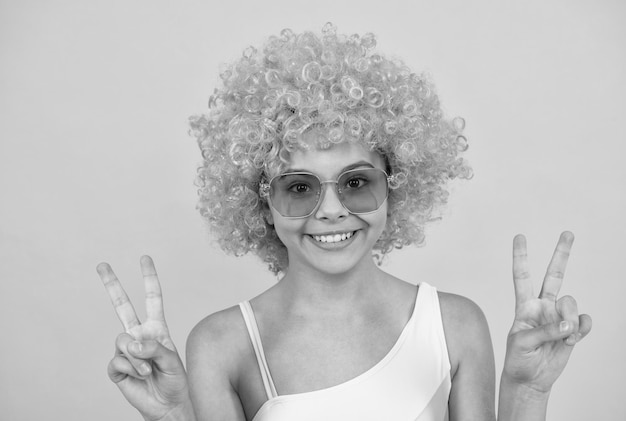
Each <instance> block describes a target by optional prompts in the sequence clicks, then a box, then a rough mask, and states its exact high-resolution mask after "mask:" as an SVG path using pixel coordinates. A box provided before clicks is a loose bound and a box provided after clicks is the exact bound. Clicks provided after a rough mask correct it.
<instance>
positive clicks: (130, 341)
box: [97, 256, 193, 420]
mask: <svg viewBox="0 0 626 421" xmlns="http://www.w3.org/2000/svg"><path fill="white" fill-rule="evenodd" d="M97 271H98V274H99V275H100V278H101V279H102V282H103V283H104V286H105V288H106V290H107V292H108V293H109V297H110V298H111V302H112V303H113V306H114V307H115V312H116V313H117V316H118V317H119V319H120V321H121V322H122V325H123V326H124V330H125V333H122V334H120V335H119V336H118V337H117V340H116V343H115V355H114V357H113V359H112V360H111V362H110V363H109V367H108V374H109V377H110V378H111V380H112V381H113V382H114V383H116V384H117V386H118V387H119V389H120V390H121V392H122V394H123V395H124V396H125V397H126V399H127V400H128V402H130V404H131V405H133V406H134V407H135V408H137V409H138V410H139V412H140V413H141V414H142V415H143V417H144V418H145V419H146V420H164V419H167V417H169V416H174V414H175V413H176V414H183V413H188V411H189V410H191V411H193V410H192V409H191V404H190V401H189V393H188V389H187V375H186V373H185V368H184V366H183V364H182V361H181V359H180V357H179V355H178V353H177V352H176V347H175V346H174V343H173V342H172V339H171V338H170V334H169V330H168V329H167V324H166V323H165V315H164V313H163V298H162V296H161V286H160V284H159V279H158V277H157V273H156V269H155V268H154V263H153V262H152V259H151V258H150V257H148V256H143V257H142V258H141V272H142V274H143V279H144V285H145V291H146V315H147V319H146V320H145V321H144V322H143V323H141V322H140V321H139V318H138V317H137V314H136V313H135V309H134V308H133V305H132V304H131V302H130V300H129V299H128V295H126V292H125V291H124V289H123V288H122V284H121V283H120V281H119V280H118V279H117V276H115V273H113V270H112V269H111V267H110V266H109V265H108V264H107V263H101V264H99V265H98V267H97ZM191 413H192V412H191ZM189 419H192V418H189Z"/></svg>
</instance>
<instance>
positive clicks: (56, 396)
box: [0, 0, 626, 421]
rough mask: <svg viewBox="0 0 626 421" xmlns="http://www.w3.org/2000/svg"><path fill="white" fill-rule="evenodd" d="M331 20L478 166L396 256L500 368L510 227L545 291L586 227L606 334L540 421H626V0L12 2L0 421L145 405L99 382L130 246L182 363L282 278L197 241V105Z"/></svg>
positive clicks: (0, 20) (4, 42)
mask: <svg viewBox="0 0 626 421" xmlns="http://www.w3.org/2000/svg"><path fill="white" fill-rule="evenodd" d="M327 21H332V22H334V23H335V24H336V25H337V26H338V29H339V31H340V32H343V33H346V34H351V33H360V34H363V33H365V32H374V33H375V34H376V35H377V37H378V49H379V51H381V52H383V53H384V54H386V55H388V56H391V57H400V58H403V59H404V60H405V62H406V63H407V64H408V65H409V66H410V67H411V68H412V69H414V70H415V71H418V72H421V71H427V72H429V73H431V74H432V75H433V78H434V80H435V82H436V83H437V86H438V92H439V94H440V97H441V100H442V103H443V105H444V107H445V109H446V112H447V113H448V114H449V115H451V116H455V115H460V116H463V117H464V118H465V119H466V121H467V136H468V138H469V141H470V145H471V146H470V150H469V151H468V154H467V155H468V159H469V160H470V161H471V162H472V165H473V168H474V171H475V177H474V179H473V180H471V181H470V182H457V183H455V184H454V185H453V188H452V190H453V191H452V195H451V200H450V203H449V205H448V206H447V208H446V210H445V215H444V217H443V219H442V220H441V221H440V222H435V223H434V224H433V225H432V226H431V227H430V229H429V230H428V232H427V243H426V246H425V247H422V248H413V247H412V248H408V249H406V250H401V251H398V252H394V253H392V254H391V255H390V257H389V258H388V259H387V263H386V266H385V267H386V268H387V270H388V271H390V272H391V273H393V274H395V275H397V276H400V277H402V278H403V279H406V280H409V281H411V282H419V281H421V280H425V281H428V282H429V283H431V284H434V285H435V286H437V287H438V288H439V289H441V290H444V291H450V292H456V293H459V294H462V295H466V296H468V297H470V298H471V299H473V300H474V301H476V302H477V303H478V304H479V305H480V306H481V307H482V308H483V310H484V312H485V313H486V316H487V319H488V320H489V322H490V326H491V332H492V337H493V342H494V348H495V354H496V361H497V370H498V372H499V371H500V370H501V367H502V362H503V357H504V345H505V338H506V334H507V331H508V328H509V326H510V323H511V321H512V317H513V304H514V302H513V288H512V281H511V269H510V265H511V257H510V254H511V240H512V237H513V236H514V235H515V234H516V233H518V232H523V233H525V234H526V235H527V237H528V244H529V256H530V262H531V265H532V271H533V274H534V275H535V285H536V289H537V290H538V289H539V286H540V283H541V279H542V276H543V271H544V270H545V266H546V265H547V262H548V260H549V258H550V255H551V253H552V250H553V248H554V245H555V243H556V240H557V238H558V235H559V233H560V232H561V231H563V230H566V229H567V230H571V231H573V232H574V233H575V234H576V236H577V241H576V244H575V246H574V249H573V253H572V257H571V259H570V264H569V266H568V273H567V276H566V279H565V283H564V286H563V289H562V293H563V294H570V295H572V296H574V297H575V298H576V299H577V301H578V303H579V309H580V311H581V312H587V313H590V314H591V315H592V316H593V319H594V328H593V331H592V332H591V334H590V336H589V337H588V338H587V339H586V340H585V341H583V342H582V343H580V344H578V345H577V346H576V350H575V351H574V353H573V356H572V358H571V360H570V363H569V365H568V367H567V369H566V371H565V373H564V374H563V375H562V377H561V378H560V379H559V381H558V383H557V384H556V386H555V388H554V390H553V393H552V398H551V403H550V409H549V419H552V420H565V419H567V420H587V419H611V420H616V419H626V409H625V407H624V401H623V399H624V387H623V380H624V376H625V375H626V363H625V362H624V351H623V350H624V346H625V345H626V340H625V339H624V332H626V317H624V310H623V308H624V297H625V296H626V286H625V283H626V282H625V279H624V270H623V266H624V255H625V253H624V251H625V248H624V238H625V236H626V224H625V223H624V214H625V211H626V206H625V204H626V200H625V197H624V191H625V189H624V182H626V170H625V169H624V168H625V167H626V166H625V165H624V152H625V150H626V148H625V141H626V136H625V134H624V133H625V130H624V129H625V126H624V121H625V119H624V117H625V114H626V76H625V75H626V53H625V51H626V25H625V24H624V23H625V22H626V3H624V2H623V1H622V0H596V1H593V2H592V1H581V0H575V1H565V0H561V1H545V0H541V1H540V0H530V1H525V2H506V1H500V2H496V1H487V0H482V1H464V0H458V1H436V2H435V1H432V2H430V1H428V2H427V1H406V2H403V1H397V0H386V1H351V2H342V1H336V0H333V1H326V0H321V1H314V2H297V1H270V2H267V1H266V2H263V1H246V2H240V1H228V2H219V3H217V2H212V1H208V0H204V1H189V0H186V1H176V2H174V1H172V2H164V1H120V0H108V1H79V0H66V1H60V0H59V1H33V0H21V1H17V0H16V1H0V142H1V143H0V323H1V329H2V330H1V332H2V339H1V344H2V346H1V348H0V357H1V358H0V407H2V408H3V409H2V416H1V418H3V419H7V420H9V419H10V420H14V421H19V420H34V419H49V420H68V419H76V420H79V419H89V420H92V421H98V420H110V419H137V420H138V419H140V416H139V415H138V414H137V413H136V412H135V410H134V409H133V408H132V407H130V406H129V405H128V404H127V403H126V402H125V400H124V398H123V397H122V396H121V394H119V392H118V390H117V388H116V387H115V386H114V385H113V384H112V383H111V382H110V381H109V380H108V377H107V375H106V365H107V363H108V361H109V360H110V358H111V357H112V354H113V347H114V340H115V337H116V336H117V334H118V333H119V332H120V331H121V326H120V324H119V322H118V321H117V319H116V316H115V314H114V312H113V309H112V306H111V305H110V302H109V300H108V297H107V295H106V293H105V291H104V289H103V287H102V285H101V283H100V280H99V278H98V276H97V275H96V272H95V266H96V265H97V264H98V263H99V262H100V261H103V260H104V261H108V262H110V263H111V264H112V265H113V267H114V269H115V270H116V272H117V274H118V276H119V277H120V279H121V280H122V282H123V283H124V285H125V287H126V289H127V291H128V293H129V295H130V296H131V298H132V299H133V300H134V303H135V306H136V308H137V311H138V313H139V314H140V315H143V302H142V299H143V285H142V282H141V277H140V272H139V265H138V260H139V257H140V256H141V255H142V254H150V255H152V256H153V257H154V259H155V261H156V264H157V269H158V270H159V273H160V277H161V283H162V285H163V290H164V296H165V306H166V315H167V317H168V322H169V325H170V329H171V331H172V334H173V338H174V340H175V342H176V344H177V345H178V347H179V350H180V351H181V352H182V353H184V350H185V340H186V337H187V334H188V333H189V331H190V330H191V328H192V327H193V326H194V325H195V323H197V322H198V321H199V320H200V319H201V318H202V317H204V316H206V315H208V314H210V313H212V312H214V311H217V310H219V309H222V308H224V307H227V306H231V305H234V304H236V303H237V302H239V301H241V300H244V299H247V298H250V297H252V296H254V295H256V294H258V293H260V292H261V291H262V290H264V289H265V288H267V287H268V286H270V285H272V284H273V283H274V282H275V280H274V278H273V277H272V276H271V274H270V273H269V272H268V271H267V270H265V268H264V266H263V265H262V264H261V263H259V262H257V259H256V258H254V257H244V258H239V259H238V258H234V257H229V256H225V255H224V254H223V253H222V251H221V250H219V249H218V248H217V247H216V246H214V245H213V244H212V243H211V241H210V240H209V239H208V238H207V235H206V231H205V229H204V227H203V224H202V222H201V220H200V217H199V215H198V214H197V212H196V211H195V208H194V206H195V201H196V192H195V188H194V186H193V181H194V177H195V168H196V167H197V165H198V163H199V162H200V155H199V153H198V149H197V146H196V144H195V141H194V139H192V138H190V137H188V136H187V118H188V116H189V115H192V114H198V113H202V112H204V111H205V110H206V103H207V100H208V97H209V95H210V94H211V92H212V90H213V88H214V87H215V86H216V83H217V81H218V76H217V75H218V69H219V65H220V63H223V62H228V61H231V60H233V59H234V58H236V57H238V56H239V55H240V54H241V52H242V51H243V50H244V48H245V47H247V46H248V45H251V44H252V45H257V46H258V45H260V44H261V43H262V42H263V40H264V39H266V37H268V36H269V35H274V34H278V33H279V32H280V30H281V29H283V28H285V27H290V28H292V29H293V30H295V31H296V32H300V31H302V30H314V31H317V32H319V30H321V27H322V26H323V25H324V23H325V22H327Z"/></svg>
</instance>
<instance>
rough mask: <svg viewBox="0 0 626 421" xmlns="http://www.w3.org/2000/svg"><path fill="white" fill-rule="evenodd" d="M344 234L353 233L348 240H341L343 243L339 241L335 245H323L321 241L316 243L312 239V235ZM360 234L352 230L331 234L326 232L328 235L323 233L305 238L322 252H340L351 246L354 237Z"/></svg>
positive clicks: (307, 235)
mask: <svg viewBox="0 0 626 421" xmlns="http://www.w3.org/2000/svg"><path fill="white" fill-rule="evenodd" d="M346 232H353V233H354V234H352V236H351V237H350V238H348V239H347V240H343V241H339V242H336V243H323V242H321V241H316V240H315V238H313V235H335V234H343V233H346ZM360 233H361V230H354V231H332V232H328V233H324V234H306V238H307V239H308V240H309V241H310V242H311V243H313V244H314V245H315V246H316V247H318V248H320V249H322V250H341V249H343V248H346V247H348V246H349V245H350V244H352V242H353V241H354V239H355V238H356V237H358V236H359V234H360Z"/></svg>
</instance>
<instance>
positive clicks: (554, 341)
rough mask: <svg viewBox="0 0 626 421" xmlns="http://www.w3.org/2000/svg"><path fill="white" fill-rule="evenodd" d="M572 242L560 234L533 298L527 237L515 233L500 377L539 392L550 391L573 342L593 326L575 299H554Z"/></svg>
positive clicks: (572, 239) (565, 297)
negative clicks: (511, 315)
mask: <svg viewBox="0 0 626 421" xmlns="http://www.w3.org/2000/svg"><path fill="white" fill-rule="evenodd" d="M573 242H574V235H573V234H572V233H570V232H564V233H562V234H561V237H560V238H559V242H558V244H557V246H556V249H555V251H554V254H553V255H552V260H551V261H550V263H549V265H548V270H547V271H546V275H545V277H544V279H543V285H542V288H541V292H540V293H539V297H535V296H534V293H533V287H532V281H531V279H530V274H529V271H528V257H527V254H526V239H525V238H524V236H523V235H518V236H516V237H515V239H514V240H513V282H514V285H515V320H514V321H513V327H512V328H511V331H510V332H509V336H508V341H507V352H506V357H505V361H504V371H503V378H504V377H506V378H507V379H508V381H513V382H514V383H517V384H520V385H526V386H528V387H530V388H531V389H532V390H534V391H536V392H539V393H546V394H547V393H549V392H550V389H551V387H552V385H553V384H554V382H555V381H556V379H557V378H558V377H559V375H560V374H561V373H562V372H563V369H564V368H565V365H566V364H567V361H568V359H569V356H570V354H571V352H572V350H573V348H574V345H575V344H576V343H577V342H578V341H580V340H581V339H582V338H583V337H585V336H586V335H587V334H588V333H589V331H590V330H591V317H589V316H588V315H586V314H582V315H579V314H578V308H577V305H576V301H575V300H574V298H572V297H570V296H564V297H561V298H559V299H557V297H558V294H559V290H560V289H561V285H562V283H563V275H564V273H565V267H566V265H567V259H568V257H569V252H570V249H571V247H572V243H573Z"/></svg>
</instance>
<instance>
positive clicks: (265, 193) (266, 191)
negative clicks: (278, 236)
mask: <svg viewBox="0 0 626 421" xmlns="http://www.w3.org/2000/svg"><path fill="white" fill-rule="evenodd" d="M363 170H376V171H380V172H382V173H383V174H385V180H386V182H387V189H386V194H385V198H384V199H383V200H382V201H381V202H380V205H379V206H378V207H377V208H376V209H374V210H372V211H368V212H353V211H351V210H350V209H348V208H347V207H346V205H345V204H344V203H343V200H342V197H341V192H340V191H339V188H338V185H339V179H340V178H341V177H342V176H343V175H344V174H346V173H350V172H357V171H363ZM285 175H311V176H313V177H315V178H316V179H317V180H318V181H319V183H320V191H319V193H318V195H317V203H316V205H315V207H314V208H313V210H311V212H309V213H308V214H306V215H302V216H286V215H283V214H282V213H281V212H280V211H279V210H278V209H276V208H275V207H274V205H273V204H272V200H271V199H270V189H271V186H272V182H273V181H274V180H275V179H277V178H278V177H282V176H285ZM394 179H395V177H394V176H393V175H389V174H387V171H385V170H383V169H381V168H353V169H351V170H346V171H344V172H342V173H341V174H339V175H338V176H337V179H335V180H326V181H322V179H320V178H319V177H318V176H317V175H316V174H313V173H312V172H307V171H294V172H286V173H282V174H277V175H275V176H274V177H272V178H271V179H270V180H269V181H267V182H264V181H261V182H260V183H259V196H260V197H261V198H263V199H265V200H267V202H268V203H269V205H270V206H271V207H272V208H273V209H274V210H275V211H276V212H278V213H279V214H280V215H281V216H282V217H283V218H287V219H301V218H308V217H309V216H311V215H313V214H314V213H315V211H317V209H318V208H319V207H320V204H321V203H322V200H321V197H322V193H323V191H324V184H335V193H336V194H337V197H338V198H339V202H341V206H343V208H344V209H345V210H347V211H348V212H350V213H351V214H353V215H367V214H370V213H374V212H376V211H377V210H378V209H380V207H381V206H382V205H383V203H385V201H386V200H387V198H388V197H389V190H391V187H390V186H391V184H392V183H393V181H394Z"/></svg>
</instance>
